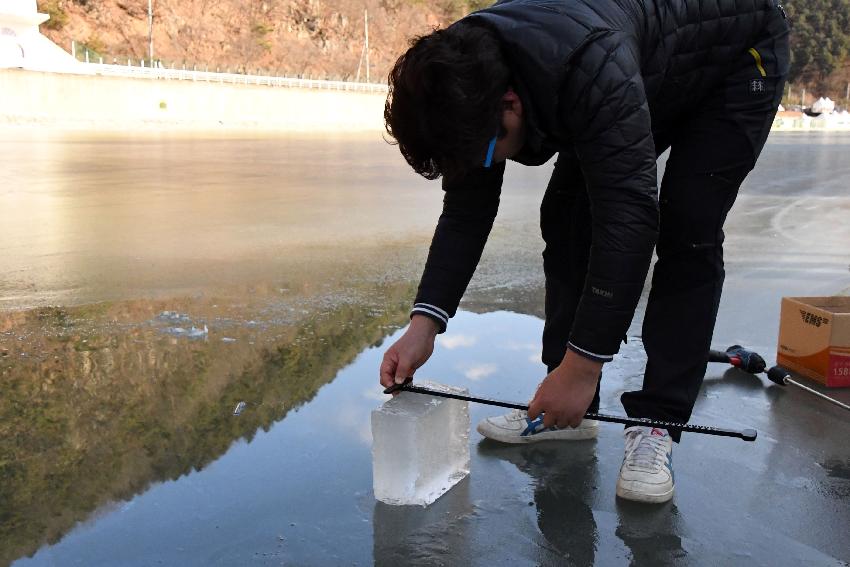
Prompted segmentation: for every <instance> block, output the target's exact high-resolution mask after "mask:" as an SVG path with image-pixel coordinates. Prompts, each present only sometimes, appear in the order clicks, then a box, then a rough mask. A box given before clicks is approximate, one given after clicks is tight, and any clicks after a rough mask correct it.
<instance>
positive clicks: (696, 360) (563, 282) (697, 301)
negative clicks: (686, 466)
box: [540, 11, 788, 441]
mask: <svg viewBox="0 0 850 567" xmlns="http://www.w3.org/2000/svg"><path fill="white" fill-rule="evenodd" d="M753 50H755V53H753V51H752V50H751V51H748V52H745V53H743V54H742V55H741V57H740V61H738V62H737V63H736V64H735V65H734V67H733V69H732V71H731V72H730V74H729V75H728V76H727V78H726V80H725V81H724V82H723V83H722V84H721V85H719V86H718V88H717V89H716V91H714V92H711V93H709V95H708V96H707V97H705V99H704V103H702V104H700V105H699V106H698V107H697V108H694V109H692V110H691V111H689V112H688V114H687V115H686V116H683V117H682V118H681V119H680V120H677V121H676V122H675V123H673V124H670V125H669V126H667V127H658V128H656V129H655V130H654V132H653V134H654V137H655V144H656V152H657V154H658V155H660V154H661V153H663V152H664V151H665V150H667V149H668V148H670V157H669V159H668V161H667V168H666V171H665V173H664V177H663V179H662V182H661V189H660V193H659V206H660V212H661V224H660V234H659V239H658V242H657V244H656V255H657V257H658V260H657V262H656V264H655V268H654V270H653V273H652V288H651V290H650V292H649V299H648V303H647V307H646V313H645V315H644V320H643V333H642V334H643V343H644V347H645V349H646V354H647V365H646V371H645V373H644V381H643V388H642V389H641V390H639V391H634V392H626V393H624V394H623V395H622V398H621V400H622V403H623V406H624V408H625V410H626V413H627V414H628V415H629V416H632V417H649V418H654V419H660V420H666V421H677V422H686V421H688V419H689V418H690V415H691V411H692V409H693V406H694V403H695V402H696V398H697V394H698V393H699V389H700V386H701V384H702V379H703V376H704V375H705V370H706V366H707V364H708V351H709V348H710V344H711V337H712V333H713V332H714V324H715V320H716V318H717V309H718V305H719V303H720V293H721V290H722V288H723V280H724V276H725V271H724V267H723V240H724V234H723V223H724V222H725V220H726V215H727V213H728V212H729V209H730V208H731V207H732V204H733V203H734V202H735V198H736V196H737V194H738V188H739V187H740V186H741V183H742V182H743V181H744V178H745V177H746V176H747V174H748V173H749V172H750V170H751V169H752V168H753V166H754V165H755V162H756V159H757V158H758V155H759V153H760V152H761V149H762V147H763V146H764V143H765V140H766V139H767V134H768V132H769V130H770V125H771V124H772V122H773V118H774V116H775V114H776V109H777V107H778V105H779V101H780V99H781V97H782V90H783V87H784V81H785V76H786V75H787V70H788V43H787V25H786V24H785V21H784V18H783V17H782V16H781V15H780V14H779V12H778V11H777V13H776V17H775V19H773V20H772V21H771V23H770V25H769V26H768V28H767V29H766V30H765V34H764V38H763V39H762V40H761V41H758V42H756V44H755V45H754V46H753ZM540 216H541V230H542V232H543V239H544V241H545V242H546V248H545V250H544V252H543V265H544V271H545V274H546V324H545V326H544V330H543V362H544V363H546V365H547V366H548V367H549V369H550V371H551V369H553V368H554V367H555V366H557V365H558V364H560V362H561V360H562V359H563V357H564V354H565V350H566V344H567V341H568V340H569V335H570V330H571V329H572V324H573V318H574V316H575V312H576V307H577V306H578V302H579V300H580V298H581V293H582V289H583V287H584V280H585V276H586V273H587V262H588V258H589V254H590V243H591V220H590V217H591V212H590V204H589V199H588V195H587V191H586V187H585V183H584V179H583V177H582V174H581V170H580V168H579V165H578V162H577V160H576V159H575V158H574V156H568V155H561V156H559V158H558V160H557V162H556V164H555V170H554V172H553V174H552V178H551V179H550V181H549V185H548V187H547V189H546V194H545V196H544V198H543V204H542V205H541V215H540ZM598 408H599V389H598V387H597V391H596V396H595V397H594V399H593V402H592V403H591V405H590V407H589V408H588V409H589V411H596V410H597V409H598ZM671 434H672V436H673V437H674V439H676V440H677V441H678V438H679V432H678V431H671Z"/></svg>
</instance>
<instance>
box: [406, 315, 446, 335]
mask: <svg viewBox="0 0 850 567" xmlns="http://www.w3.org/2000/svg"><path fill="white" fill-rule="evenodd" d="M410 329H411V330H412V331H414V332H418V333H423V334H426V335H428V336H429V337H430V338H431V339H434V338H436V336H437V334H439V332H440V325H439V324H438V323H437V322H436V321H434V320H433V319H432V318H430V317H428V316H427V315H418V314H416V313H414V314H413V317H411V318H410Z"/></svg>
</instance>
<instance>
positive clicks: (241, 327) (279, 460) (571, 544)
mask: <svg viewBox="0 0 850 567" xmlns="http://www.w3.org/2000/svg"><path fill="white" fill-rule="evenodd" d="M848 156H850V135H846V134H798V133H791V134H784V135H773V136H772V137H771V140H770V141H769V143H768V146H767V147H766V149H765V151H764V154H763V156H762V160H761V161H760V163H759V165H758V167H757V168H756V170H755V171H754V172H753V173H752V174H751V176H750V178H749V179H748V180H747V182H746V184H745V186H744V188H743V190H742V193H741V195H740V197H739V199H738V203H737V204H736V206H735V208H734V209H733V211H732V214H731V216H730V220H729V222H728V224H727V247H726V250H727V254H726V257H727V280H726V288H725V294H724V299H723V303H722V305H721V311H720V317H719V320H718V326H717V330H716V332H715V340H714V344H715V347H716V348H725V347H727V346H729V345H731V344H734V343H740V344H745V345H747V346H749V347H751V348H753V349H755V350H757V351H759V352H761V353H762V354H763V355H765V358H767V359H768V361H769V362H772V361H773V359H774V356H775V355H774V352H775V348H776V336H777V329H778V318H779V299H780V297H782V296H785V295H830V294H838V293H845V294H846V293H848V292H850V270H849V269H848V268H850V220H849V219H850V191H848V187H850V159H848ZM550 167H551V166H550V165H547V166H544V167H541V168H536V169H526V168H522V167H520V166H512V167H509V173H508V177H507V179H508V181H507V183H506V187H505V190H504V196H503V200H502V203H503V204H502V210H501V211H500V217H499V219H498V220H497V224H496V227H495V228H494V231H493V235H492V237H491V241H490V243H489V244H488V248H487V251H486V252H485V256H484V259H483V261H482V265H481V267H480V269H479V272H478V274H477V275H476V277H475V279H474V280H473V283H472V285H471V289H470V292H469V294H468V297H467V299H466V301H465V302H464V304H463V311H461V312H460V313H459V315H458V316H457V317H456V318H455V319H454V320H453V321H452V322H451V325H450V328H449V331H448V332H447V333H446V334H445V335H441V336H440V338H439V342H438V345H437V349H436V352H435V355H434V356H433V357H432V359H431V361H430V362H429V363H428V364H427V365H426V366H425V367H424V368H423V369H421V370H420V371H419V372H418V373H417V378H418V379H431V380H434V381H436V382H441V383H445V384H452V385H455V386H459V387H464V388H468V389H469V390H470V392H472V393H474V394H478V395H482V396H489V397H496V398H501V399H510V400H517V401H523V400H527V399H528V398H529V397H530V396H531V394H532V392H533V390H534V388H535V386H536V385H537V383H538V381H539V380H540V379H541V378H542V377H543V376H544V374H545V369H544V368H543V365H542V364H541V363H540V362H539V337H540V333H541V331H542V321H541V319H540V315H541V312H542V270H541V266H540V251H541V250H542V242H541V241H540V238H539V235H538V229H537V222H538V221H537V209H538V207H539V201H540V198H541V197H542V192H543V188H544V187H545V182H546V179H547V174H548V171H549V169H550ZM440 202H441V192H440V190H439V188H438V184H435V183H430V184H429V183H427V182H425V181H423V180H420V179H418V178H417V177H416V176H414V174H413V173H412V172H410V171H409V170H408V168H407V166H406V164H404V162H403V160H402V159H401V157H400V156H398V153H397V149H396V148H394V147H389V146H387V145H386V144H384V143H383V142H382V141H381V140H380V139H377V138H376V139H362V138H340V139H333V140H325V139H318V138H312V139H298V138H270V137H258V138H244V139H223V138H222V139H210V138H205V139H197V138H186V137H171V136H163V137H153V136H147V137H140V138H93V137H73V136H72V137H34V136H28V137H27V136H24V137H23V138H19V139H5V140H3V141H0V565H6V564H14V565H15V566H16V567H18V566H48V565H49V566H53V565H63V566H64V565H84V566H92V565H104V566H106V565H110V566H111V565H139V566H142V565H145V566H147V565H243V564H258V565H340V564H348V565H352V564H353V565H366V564H373V563H374V564H379V565H405V564H414V565H415V564H419V565H434V564H444V565H501V564H519V565H561V564H565V563H566V564H574V565H592V564H598V565H628V564H646V565H659V564H680V565H706V564H715V565H738V564H742V565H743V564H746V565H771V566H773V565H789V566H790V565H802V564H806V565H847V561H848V560H850V540H848V539H847V537H846V526H847V525H850V447H848V445H847V443H846V440H847V439H848V438H850V419H848V416H847V415H846V412H842V411H841V410H840V409H838V408H835V407H832V406H829V405H826V404H824V403H822V402H820V401H819V400H817V399H815V398H813V397H812V396H807V395H806V394H805V393H804V392H800V391H798V390H782V389H780V388H779V387H777V386H770V387H768V386H765V385H764V384H767V383H768V382H767V381H766V380H764V381H763V382H762V383H759V381H758V380H755V379H752V378H750V377H748V376H746V375H743V376H742V375H740V374H738V373H737V372H734V371H729V372H725V370H726V369H725V368H724V367H722V366H718V365H713V366H711V367H710V368H709V373H708V375H707V378H706V381H705V383H704V386H703V390H702V392H701V395H700V398H699V401H698V403H697V407H696V409H695V413H694V417H693V419H692V421H693V422H695V423H702V424H707V425H718V426H728V427H734V428H743V427H754V428H756V429H758V430H759V439H758V441H756V442H755V443H744V442H742V441H739V440H729V439H722V438H714V437H706V436H699V435H685V436H684V437H683V442H682V443H681V444H680V445H678V446H677V447H675V449H674V464H675V470H676V482H677V493H676V496H675V497H674V499H673V501H672V502H670V503H668V504H665V505H662V506H654V507H645V506H639V505H633V504H630V503H625V502H618V501H616V499H615V497H614V486H615V482H616V475H617V471H618V467H619V464H620V461H621V459H622V433H621V429H620V428H619V427H618V426H616V425H613V424H602V428H601V430H600V436H599V438H598V439H597V440H595V441H586V442H578V443H574V444H542V445H536V446H525V447H504V446H499V445H496V444H492V443H490V442H487V441H483V440H482V439H481V437H480V436H479V435H478V434H477V433H476V432H475V431H474V429H473V433H472V435H471V436H470V451H471V459H472V460H471V474H470V476H469V477H468V478H467V479H465V480H464V481H462V482H461V483H460V484H459V485H457V486H456V487H454V488H453V489H452V490H451V491H449V492H448V493H447V494H446V495H445V496H443V497H442V498H441V499H440V500H438V501H437V502H436V503H435V504H434V505H433V506H431V507H429V508H425V509H423V508H419V507H393V506H387V505H384V504H382V503H379V502H376V501H375V499H374V497H373V494H372V478H371V470H372V464H371V438H370V428H369V416H370V412H371V410H372V409H374V408H375V407H377V405H379V404H380V403H381V401H382V400H383V398H384V396H383V395H382V394H381V393H380V387H379V386H378V384H377V375H378V372H377V371H378V364H379V360H380V357H381V356H382V354H383V351H384V349H385V348H386V347H387V346H388V345H389V344H390V343H391V341H393V340H394V338H395V337H396V336H398V335H399V334H400V333H401V332H402V330H401V329H402V326H403V325H404V324H405V322H406V319H407V309H408V308H409V303H410V301H411V299H412V296H413V293H414V290H415V284H416V281H417V279H418V275H419V272H420V271H421V267H422V262H423V260H424V254H425V253H426V251H427V244H428V238H429V235H430V231H431V230H432V228H433V226H434V223H435V222H436V217H437V215H438V213H439V207H440ZM205 327H206V331H204V328H205ZM178 329H180V331H178ZM639 329H640V315H638V316H637V317H636V320H635V322H634V323H633V325H632V329H631V331H630V333H629V342H628V344H627V345H626V346H624V347H623V349H622V350H621V353H620V355H619V356H618V358H617V359H616V361H615V362H614V363H613V364H611V365H609V366H606V371H605V375H604V379H603V389H602V410H603V411H606V412H609V413H620V412H621V411H622V408H621V407H620V405H619V395H620V394H621V393H622V392H623V391H625V390H630V389H635V388H638V387H639V384H640V380H641V372H642V365H643V361H644V358H643V352H642V349H641V345H640V337H639ZM831 394H832V395H835V396H836V397H838V398H840V399H842V400H844V401H845V402H847V401H850V392H840V391H839V392H835V391H833V392H831ZM241 402H244V405H241V409H240V410H239V411H238V412H236V411H235V410H236V408H237V407H238V406H239V405H240V403H241ZM235 413H238V415H234V414H235ZM496 413H499V410H498V409H497V408H490V407H484V406H476V405H475V404H472V405H470V414H471V417H472V423H473V427H474V424H475V423H476V422H477V421H478V420H480V419H482V418H483V417H486V416H488V415H493V414H496Z"/></svg>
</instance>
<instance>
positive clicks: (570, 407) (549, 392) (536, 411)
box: [528, 350, 602, 428]
mask: <svg viewBox="0 0 850 567" xmlns="http://www.w3.org/2000/svg"><path fill="white" fill-rule="evenodd" d="M601 371H602V363H601V362H596V361H594V360H590V359H589V358H585V357H583V356H581V355H579V354H576V353H574V352H573V351H571V350H570V351H567V354H566V356H564V361H563V362H561V364H560V365H559V366H558V367H557V368H556V369H555V370H553V371H552V372H550V373H549V375H548V376H546V378H544V380H543V382H541V383H540V386H538V388H537V393H535V394H534V399H532V400H531V403H530V404H529V405H528V417H530V418H531V419H536V418H537V416H539V415H540V414H541V413H542V414H543V425H544V426H546V427H552V426H555V425H557V426H558V427H562V428H563V427H578V425H579V424H580V423H581V420H582V418H584V414H585V413H586V412H587V408H588V407H589V406H590V402H592V401H593V395H594V394H595V393H596V383H597V382H598V381H599V374H600V372H601Z"/></svg>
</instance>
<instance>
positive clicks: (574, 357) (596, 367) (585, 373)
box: [558, 350, 603, 384]
mask: <svg viewBox="0 0 850 567" xmlns="http://www.w3.org/2000/svg"><path fill="white" fill-rule="evenodd" d="M602 365H603V363H602V362H598V361H596V360H591V359H589V358H587V357H584V356H581V355H580V354H578V353H575V352H573V351H571V350H567V352H566V354H565V355H564V359H563V360H562V361H561V364H560V365H559V366H558V367H559V369H561V371H562V374H569V375H571V376H576V377H578V378H581V379H583V380H586V381H588V382H593V383H594V384H595V383H596V382H598V381H599V377H600V375H601V372H602Z"/></svg>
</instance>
